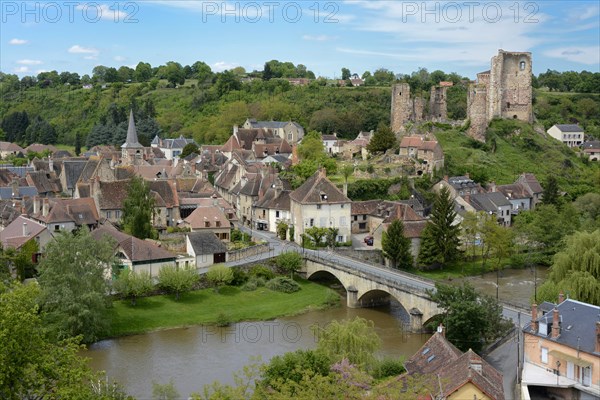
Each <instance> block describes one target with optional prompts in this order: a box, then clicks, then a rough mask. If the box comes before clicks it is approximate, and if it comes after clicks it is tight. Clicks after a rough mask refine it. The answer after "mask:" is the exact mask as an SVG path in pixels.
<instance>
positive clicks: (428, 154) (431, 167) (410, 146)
mask: <svg viewBox="0 0 600 400" xmlns="http://www.w3.org/2000/svg"><path fill="white" fill-rule="evenodd" d="M399 154H400V155H401V156H405V157H410V158H413V159H415V160H417V161H418V162H419V163H418V165H417V167H416V171H415V172H416V174H417V175H423V174H433V173H434V172H435V171H436V170H441V169H442V168H444V152H443V151H442V147H441V146H440V144H439V143H438V142H437V140H425V139H423V138H422V137H420V136H405V137H403V138H402V140H401V141H400V151H399Z"/></svg>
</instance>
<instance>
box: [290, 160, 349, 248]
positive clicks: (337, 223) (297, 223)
mask: <svg viewBox="0 0 600 400" xmlns="http://www.w3.org/2000/svg"><path fill="white" fill-rule="evenodd" d="M351 204H352V201H351V200H350V199H349V198H348V197H347V196H346V195H344V193H343V192H342V191H341V190H339V189H338V188H337V187H336V186H335V185H334V184H333V183H331V181H330V180H329V179H327V177H326V176H325V170H324V169H320V170H318V171H317V172H315V173H314V175H312V176H311V177H310V178H308V179H307V180H306V182H304V183H303V184H302V185H301V186H300V187H299V188H297V189H296V190H294V191H293V192H291V193H290V213H291V217H292V225H293V226H294V236H295V237H294V238H293V239H294V241H295V242H296V243H302V239H301V238H302V234H304V233H305V232H306V230H307V229H309V228H311V227H313V226H318V227H323V228H337V229H338V230H339V231H338V237H337V238H336V240H337V242H346V241H349V240H350V239H351V234H352V233H351V225H350V224H351V222H350V216H351Z"/></svg>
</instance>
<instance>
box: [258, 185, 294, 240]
mask: <svg viewBox="0 0 600 400" xmlns="http://www.w3.org/2000/svg"><path fill="white" fill-rule="evenodd" d="M291 192H292V191H291V190H290V187H289V184H287V182H283V181H281V180H280V179H279V178H276V179H275V181H274V182H273V184H272V185H271V187H270V188H268V189H267V191H266V192H265V194H264V196H263V197H262V198H261V199H260V200H258V201H257V202H256V203H255V204H254V220H255V221H256V229H258V230H266V231H269V232H273V233H276V232H277V224H278V223H280V222H282V223H285V224H288V225H289V224H290V223H291V215H290V193H291Z"/></svg>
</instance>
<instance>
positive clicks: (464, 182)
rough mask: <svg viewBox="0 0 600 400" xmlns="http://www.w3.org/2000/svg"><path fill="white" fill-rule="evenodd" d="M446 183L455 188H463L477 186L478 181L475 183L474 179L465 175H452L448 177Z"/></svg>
mask: <svg viewBox="0 0 600 400" xmlns="http://www.w3.org/2000/svg"><path fill="white" fill-rule="evenodd" d="M448 183H449V184H450V185H451V186H452V187H453V188H454V189H457V190H460V189H463V188H474V187H479V184H478V183H475V181H473V180H472V179H471V178H468V177H466V176H452V177H450V178H448Z"/></svg>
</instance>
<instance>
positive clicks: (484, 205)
mask: <svg viewBox="0 0 600 400" xmlns="http://www.w3.org/2000/svg"><path fill="white" fill-rule="evenodd" d="M462 198H463V199H464V200H465V201H466V202H467V203H469V204H470V205H471V206H473V208H474V209H475V211H482V212H484V213H486V214H489V215H494V216H495V218H496V221H498V224H500V225H502V226H510V225H511V215H512V209H513V205H512V203H511V202H510V201H508V200H507V199H506V197H504V195H503V194H502V193H500V192H492V193H477V194H473V195H472V194H468V193H467V194H465V195H464V196H462Z"/></svg>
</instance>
